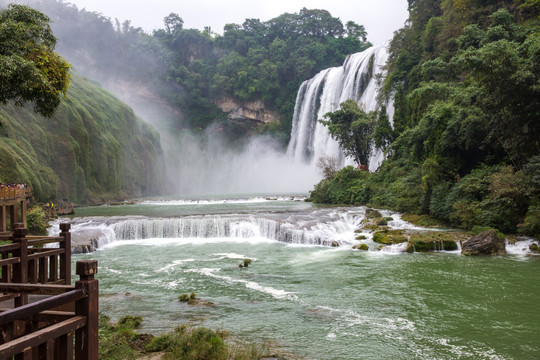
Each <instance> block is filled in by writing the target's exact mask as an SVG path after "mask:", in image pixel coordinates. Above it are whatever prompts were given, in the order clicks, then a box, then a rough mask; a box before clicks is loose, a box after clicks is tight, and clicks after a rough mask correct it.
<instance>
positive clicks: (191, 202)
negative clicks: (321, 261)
mask: <svg viewBox="0 0 540 360" xmlns="http://www.w3.org/2000/svg"><path fill="white" fill-rule="evenodd" d="M305 199H306V197H305V196H299V195H291V196H270V197H250V198H237V199H236V198H232V199H218V200H216V199H193V200H190V199H185V200H183V199H179V200H142V201H140V202H138V204H140V205H154V206H197V205H221V204H254V203H266V202H275V201H304V200H305Z"/></svg>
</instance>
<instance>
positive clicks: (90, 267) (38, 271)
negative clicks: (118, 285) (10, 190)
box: [0, 223, 99, 360]
mask: <svg viewBox="0 0 540 360" xmlns="http://www.w3.org/2000/svg"><path fill="white" fill-rule="evenodd" d="M70 227H71V226H70V224H60V230H61V232H60V236H58V237H27V236H26V235H27V232H28V230H27V229H26V228H25V227H24V226H23V224H21V223H16V224H13V233H12V234H10V235H5V234H2V235H0V240H4V241H6V240H7V241H9V243H8V244H6V245H2V246H0V254H1V259H0V270H1V282H0V360H3V359H6V360H7V359H10V360H11V359H15V360H19V359H23V360H27V359H28V360H30V359H32V360H34V359H36V360H37V359H46V360H53V359H63V360H68V359H69V360H71V359H74V360H97V359H98V299H99V292H98V281H97V280H96V279H94V275H95V274H96V273H97V261H95V260H81V261H77V264H76V274H77V275H79V276H80V279H79V281H77V282H75V286H72V285H71V233H70V231H69V230H70ZM46 244H58V246H57V247H43V246H44V245H46ZM49 246H50V245H49Z"/></svg>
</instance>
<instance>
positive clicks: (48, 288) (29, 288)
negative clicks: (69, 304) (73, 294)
mask: <svg viewBox="0 0 540 360" xmlns="http://www.w3.org/2000/svg"><path fill="white" fill-rule="evenodd" d="M73 289H74V287H73V285H35V284H12V283H10V284H6V283H0V292H6V293H7V292H14V293H22V294H32V295H60V294H64V293H66V292H68V291H71V290H73Z"/></svg>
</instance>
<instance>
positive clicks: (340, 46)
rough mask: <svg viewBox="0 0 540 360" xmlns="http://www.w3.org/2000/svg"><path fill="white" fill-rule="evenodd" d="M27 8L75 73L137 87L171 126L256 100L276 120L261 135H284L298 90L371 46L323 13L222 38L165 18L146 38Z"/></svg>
mask: <svg viewBox="0 0 540 360" xmlns="http://www.w3.org/2000/svg"><path fill="white" fill-rule="evenodd" d="M1 3H2V1H0V4H1ZM31 3H32V5H33V6H36V7H37V8H39V9H40V10H42V11H44V12H45V13H46V14H48V15H49V16H50V17H51V18H52V19H53V20H54V23H53V29H54V31H55V34H56V36H57V37H58V38H59V39H60V40H61V41H60V43H59V51H60V52H61V53H62V54H63V55H64V56H66V58H68V60H69V61H70V62H72V63H73V64H74V66H75V68H76V69H78V70H79V71H81V73H82V74H84V75H85V76H88V77H91V78H93V79H97V80H98V81H102V82H103V83H105V82H106V81H107V80H108V79H111V78H112V79H118V78H120V79H123V80H126V81H133V82H136V83H139V84H144V86H146V87H148V88H149V89H151V90H152V92H153V93H154V94H155V95H157V96H159V97H160V98H161V99H163V100H165V101H166V102H167V104H168V105H169V106H170V107H171V108H172V109H174V110H176V111H177V115H176V116H177V119H178V122H177V124H176V126H177V127H178V128H180V127H189V128H204V127H206V126H207V125H209V124H210V123H211V122H213V121H216V120H220V119H226V114H224V113H223V112H222V111H221V110H220V109H219V108H218V107H217V106H216V103H217V102H218V101H219V100H220V99H221V98H224V97H225V98H232V99H234V100H235V101H236V102H238V103H242V102H243V101H253V100H262V101H263V102H264V104H265V106H266V107H267V108H268V109H269V110H273V111H277V112H278V113H279V114H280V123H281V128H279V129H276V128H271V129H268V130H269V131H271V132H281V133H284V134H285V137H287V136H288V135H289V133H290V129H291V120H292V117H293V116H292V115H293V110H294V103H295V99H296V93H297V91H298V88H299V86H300V84H301V83H302V82H303V81H304V80H306V79H309V78H311V77H312V76H313V75H315V74H316V73H317V72H319V71H320V70H322V69H325V68H327V67H330V66H338V65H341V64H342V63H343V61H344V59H345V57H346V56H347V55H349V54H351V53H355V52H358V51H362V50H364V49H365V48H367V47H368V46H370V44H369V43H368V42H367V41H366V31H365V29H364V27H363V26H362V25H358V24H356V23H354V22H352V21H349V22H347V23H345V24H344V23H343V22H342V21H341V20H340V19H339V18H335V17H333V16H332V15H331V14H330V13H329V12H328V11H326V10H317V9H306V8H303V9H301V10H300V11H299V12H298V13H292V14H291V13H286V14H282V15H280V16H278V17H276V18H274V19H270V20H268V21H261V20H259V19H246V20H245V22H244V23H243V24H227V25H226V26H225V28H224V31H223V35H219V34H216V33H214V32H212V29H210V28H206V29H205V30H204V31H199V30H197V29H186V28H184V22H183V19H182V18H181V16H180V15H181V14H180V15H178V14H174V13H171V14H170V15H169V16H167V17H166V18H165V19H164V28H163V29H159V30H156V31H154V32H153V33H152V34H147V33H145V32H144V31H143V30H142V29H141V28H137V27H134V26H132V24H131V23H130V22H129V21H125V22H124V23H120V22H118V20H116V21H111V19H109V18H107V17H105V16H103V15H101V14H98V13H94V12H88V11H86V10H84V9H83V10H78V9H77V7H76V6H75V5H72V4H69V3H64V2H62V1H58V0H43V1H39V2H38V1H33V2H31ZM89 59H91V60H90V61H89ZM178 114H183V115H184V116H183V117H182V121H180V120H181V119H180V118H181V116H180V115H178Z"/></svg>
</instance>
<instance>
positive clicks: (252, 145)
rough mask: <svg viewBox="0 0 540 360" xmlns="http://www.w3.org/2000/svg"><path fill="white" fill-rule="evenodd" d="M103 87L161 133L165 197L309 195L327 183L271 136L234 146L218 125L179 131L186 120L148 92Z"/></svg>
mask: <svg viewBox="0 0 540 360" xmlns="http://www.w3.org/2000/svg"><path fill="white" fill-rule="evenodd" d="M103 85H104V86H105V87H106V88H107V89H108V90H109V91H111V92H112V93H114V94H118V95H117V96H118V97H119V98H120V99H121V100H122V101H124V102H125V103H126V104H128V105H129V106H131V107H132V108H133V110H134V111H135V113H136V114H137V115H138V116H140V117H141V118H142V119H143V120H145V121H146V122H148V123H149V124H151V125H152V126H153V127H154V128H155V129H156V130H157V131H158V132H159V134H160V138H161V145H162V148H163V153H164V157H165V165H166V179H165V181H164V183H165V189H164V191H163V193H164V195H171V196H182V195H225V194H270V193H273V194H276V193H279V194H293V193H294V194H298V193H302V194H304V193H307V192H308V191H309V190H312V189H313V186H314V185H315V184H316V183H317V182H318V181H319V180H320V179H321V178H322V175H321V174H320V173H319V171H318V170H317V168H316V167H315V166H314V164H313V163H307V162H304V161H299V160H295V159H294V158H293V157H292V156H290V155H287V154H286V149H285V148H284V147H283V144H281V143H280V142H279V141H278V140H277V139H275V138H272V137H271V136H251V137H249V138H246V139H242V140H238V143H237V144H231V143H230V140H229V139H226V138H225V137H224V136H223V135H222V134H220V132H219V125H218V124H217V123H214V124H213V125H210V126H209V127H207V128H206V129H205V130H204V131H199V132H195V131H192V130H187V129H182V130H177V129H176V125H177V123H178V121H179V119H182V118H183V115H182V114H180V113H178V112H175V111H173V110H172V109H170V108H168V107H166V106H164V105H163V104H162V103H160V102H159V101H157V100H158V99H156V98H154V97H151V96H149V93H148V89H146V88H145V87H143V86H134V84H133V83H127V82H122V81H118V80H117V81H107V82H104V83H103ZM231 145H235V146H231Z"/></svg>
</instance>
